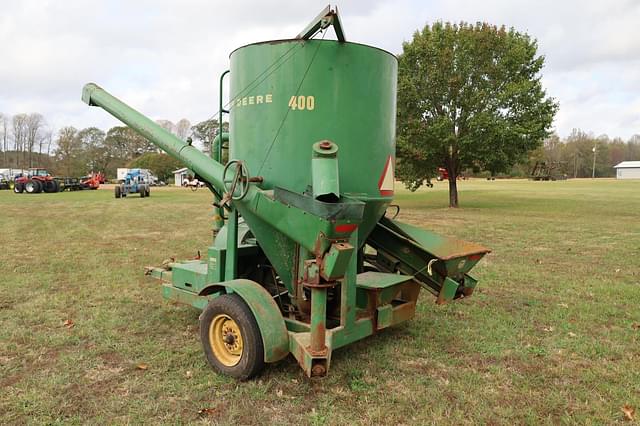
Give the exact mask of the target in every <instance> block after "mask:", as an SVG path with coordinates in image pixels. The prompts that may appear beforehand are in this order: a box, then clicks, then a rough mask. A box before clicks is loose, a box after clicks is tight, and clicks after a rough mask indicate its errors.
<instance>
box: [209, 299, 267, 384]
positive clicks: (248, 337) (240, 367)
mask: <svg viewBox="0 0 640 426" xmlns="http://www.w3.org/2000/svg"><path fill="white" fill-rule="evenodd" d="M218 314H226V315H228V316H230V317H231V318H232V319H233V320H234V321H235V322H236V323H237V324H238V327H240V332H241V333H242V341H243V346H244V348H243V351H242V357H241V358H240V361H239V362H238V363H237V364H236V365H234V366H231V367H229V366H226V365H224V364H222V363H221V362H220V361H218V359H217V358H216V357H215V355H214V354H213V350H212V349H211V343H210V342H209V325H210V324H211V321H213V318H215V316H216V315H218ZM200 341H201V342H202V348H203V350H204V354H205V357H206V358H207V361H208V362H209V365H211V367H213V368H214V369H215V370H217V371H219V372H220V373H222V374H225V375H228V376H231V377H235V378H236V379H238V380H247V379H250V378H252V377H254V376H255V375H256V374H258V373H259V372H261V371H262V370H263V369H264V345H263V343H262V336H261V335H260V328H259V327H258V323H257V321H256V319H255V317H254V316H253V313H252V312H251V309H250V308H249V306H248V305H247V304H246V302H245V301H244V300H242V298H241V297H240V296H238V295H237V294H223V295H222V296H218V297H216V298H215V299H213V300H211V301H210V302H209V304H208V305H207V307H206V308H204V311H202V314H200Z"/></svg>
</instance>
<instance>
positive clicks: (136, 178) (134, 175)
mask: <svg viewBox="0 0 640 426" xmlns="http://www.w3.org/2000/svg"><path fill="white" fill-rule="evenodd" d="M115 193H116V198H120V197H126V196H127V195H128V194H140V198H144V197H149V196H151V188H150V186H149V183H148V182H147V180H146V179H145V175H144V174H143V173H142V172H141V171H140V169H132V170H129V172H128V173H127V175H126V176H125V177H124V182H122V183H121V184H119V185H116V188H115Z"/></svg>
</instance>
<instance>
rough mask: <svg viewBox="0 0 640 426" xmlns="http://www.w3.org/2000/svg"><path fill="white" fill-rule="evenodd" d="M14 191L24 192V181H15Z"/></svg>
mask: <svg viewBox="0 0 640 426" xmlns="http://www.w3.org/2000/svg"><path fill="white" fill-rule="evenodd" d="M13 192H15V193H16V194H22V192H24V185H23V184H22V183H14V184H13Z"/></svg>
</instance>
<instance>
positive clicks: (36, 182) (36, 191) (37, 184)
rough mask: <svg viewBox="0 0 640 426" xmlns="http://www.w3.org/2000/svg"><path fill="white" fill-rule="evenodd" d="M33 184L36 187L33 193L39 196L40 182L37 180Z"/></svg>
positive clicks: (40, 190)
mask: <svg viewBox="0 0 640 426" xmlns="http://www.w3.org/2000/svg"><path fill="white" fill-rule="evenodd" d="M33 183H34V184H35V185H36V190H35V193H36V194H39V193H41V192H42V182H40V181H39V180H34V181H33Z"/></svg>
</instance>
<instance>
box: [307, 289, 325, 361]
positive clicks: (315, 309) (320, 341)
mask: <svg viewBox="0 0 640 426" xmlns="http://www.w3.org/2000/svg"><path fill="white" fill-rule="evenodd" d="M326 318H327V289H326V287H324V288H317V287H312V288H311V348H310V352H312V353H316V354H319V353H322V352H324V351H325V350H326V349H327V347H326V345H325V335H326V331H327V327H326V326H327V324H326Z"/></svg>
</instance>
